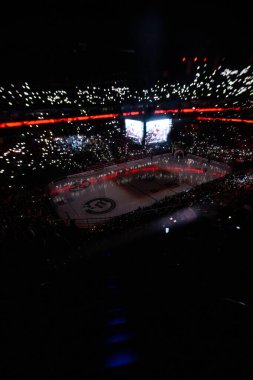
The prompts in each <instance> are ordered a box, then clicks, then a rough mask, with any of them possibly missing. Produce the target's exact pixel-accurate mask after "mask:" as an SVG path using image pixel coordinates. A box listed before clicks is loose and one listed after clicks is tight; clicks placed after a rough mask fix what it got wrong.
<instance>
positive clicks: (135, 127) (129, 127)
mask: <svg viewBox="0 0 253 380" xmlns="http://www.w3.org/2000/svg"><path fill="white" fill-rule="evenodd" d="M125 126H126V136H127V137H129V138H131V139H133V140H134V142H136V143H137V144H141V143H142V139H143V133H144V124H143V122H142V121H140V120H131V119H126V120H125Z"/></svg>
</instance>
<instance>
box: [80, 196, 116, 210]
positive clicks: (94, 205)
mask: <svg viewBox="0 0 253 380" xmlns="http://www.w3.org/2000/svg"><path fill="white" fill-rule="evenodd" d="M83 207H84V209H85V211H86V212H88V213H89V214H105V213H107V212H110V211H112V210H113V209H114V208H115V207H116V203H115V202H114V200H112V199H110V198H95V199H91V200H90V201H88V202H86V203H85V204H84V205H83Z"/></svg>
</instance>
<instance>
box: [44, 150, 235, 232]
mask: <svg viewBox="0 0 253 380" xmlns="http://www.w3.org/2000/svg"><path fill="white" fill-rule="evenodd" d="M229 171H230V168H229V167H228V166H227V165H225V164H221V163H218V162H214V161H211V162H208V161H207V160H206V159H203V158H201V157H197V156H192V155H187V156H186V157H185V158H175V157H174V156H172V155H171V154H163V155H158V156H153V157H149V158H145V159H140V160H135V161H129V162H126V163H120V164H115V165H111V166H106V167H103V168H101V169H98V170H89V171H86V172H82V173H79V174H76V175H71V176H68V177H65V178H62V179H59V180H56V181H53V182H51V183H50V184H49V185H48V187H49V194H50V197H51V199H52V202H53V204H54V206H55V208H56V211H57V213H58V215H59V217H60V218H61V219H63V220H64V221H65V223H67V224H68V223H69V222H70V221H71V220H75V223H76V225H77V226H78V225H79V226H83V225H85V224H96V223H100V222H102V221H103V222H104V221H105V220H109V219H111V218H114V217H116V216H119V215H123V214H126V213H129V212H131V211H134V210H136V209H138V208H139V207H141V208H142V207H145V206H150V205H152V204H155V203H156V202H158V201H159V200H161V199H163V198H164V197H165V196H173V195H175V194H177V193H181V192H184V191H187V190H189V189H191V188H193V187H195V186H197V185H199V184H201V183H204V182H208V181H212V180H214V179H216V178H219V177H223V176H224V175H226V174H227V173H228V172H229Z"/></svg>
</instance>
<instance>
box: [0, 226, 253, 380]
mask: <svg viewBox="0 0 253 380" xmlns="http://www.w3.org/2000/svg"><path fill="white" fill-rule="evenodd" d="M248 232H249V231H246V232H245V235H244V234H243V232H241V231H240V232H239V233H240V234H241V235H240V236H234V235H233V234H234V233H233V234H231V236H228V237H227V238H226V239H225V238H223V240H222V239H220V236H223V235H222V233H221V232H220V236H219V233H218V231H217V230H215V227H213V228H210V225H209V224H208V222H205V221H201V222H199V223H196V224H194V225H191V226H186V227H184V228H182V229H179V230H178V231H176V232H174V233H173V232H172V233H171V234H168V235H165V234H163V233H158V234H156V235H153V236H150V237H147V238H146V239H144V240H139V241H134V242H131V243H129V245H125V246H124V247H120V246H119V247H114V248H113V250H107V251H106V252H100V253H99V254H97V255H96V256H95V257H92V258H90V257H89V258H87V257H86V256H85V255H84V257H83V258H75V259H73V260H70V262H69V263H67V264H66V265H65V266H63V267H61V269H60V270H58V271H56V272H55V274H54V276H53V278H52V280H51V281H50V282H46V283H42V284H41V283H40V282H39V281H37V278H36V272H33V271H32V270H31V268H29V267H26V266H25V265H23V266H20V267H19V265H18V263H20V261H18V260H17V265H16V266H15V265H14V266H13V267H12V268H11V269H9V271H8V272H6V273H5V277H4V285H3V288H4V297H3V302H2V306H3V314H2V321H3V331H4V347H5V355H4V358H5V359H6V360H4V363H5V368H4V369H5V371H6V372H7V373H8V374H9V377H13V376H16V377H17V378H20V377H21V376H23V375H24V376H27V375H33V376H34V377H35V378H38V377H39V378H44V379H45V378H49V376H52V377H55V378H56V377H57V378H60V379H61V378H62V379H63V378H64V379H65V378H69V379H76V378H87V379H93V378H101V379H168V378H171V379H190V378H194V379H196V378H199V379H217V378H223V379H224V378H227V377H228V376H233V378H237V379H252V376H253V370H252V367H253V366H252V354H253V340H252V337H253V328H252V320H253V309H252V299H253V298H252V295H253V290H252V289H253V286H252V285H253V283H252V282H253V281H252V274H251V272H252V270H251V267H250V249H249V248H247V245H246V244H247V243H249V242H250V235H249V233H248ZM233 236H234V237H233ZM13 255H14V253H13ZM15 255H17V252H16V253H15ZM14 257H15V256H14Z"/></svg>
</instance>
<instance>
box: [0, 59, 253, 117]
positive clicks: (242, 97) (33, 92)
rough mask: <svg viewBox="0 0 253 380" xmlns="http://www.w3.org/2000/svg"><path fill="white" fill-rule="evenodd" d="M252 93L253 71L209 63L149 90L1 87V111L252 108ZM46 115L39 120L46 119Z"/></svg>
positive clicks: (122, 86)
mask: <svg viewBox="0 0 253 380" xmlns="http://www.w3.org/2000/svg"><path fill="white" fill-rule="evenodd" d="M252 94H253V68H252V66H247V67H243V68H240V69H238V70H231V69H229V68H224V67H223V66H219V67H218V68H217V69H215V70H211V71H210V69H209V67H208V65H207V63H205V64H203V65H200V66H197V67H196V72H195V74H194V76H193V78H192V80H191V81H189V82H187V83H179V82H178V83H162V82H161V81H157V83H156V84H155V85H154V86H153V87H151V88H147V89H134V88H131V87H130V86H129V85H127V84H126V83H122V82H118V83H117V82H114V83H111V84H110V85H108V84H107V85H103V84H94V85H93V84H89V85H83V86H81V85H79V86H73V87H71V88H70V87H68V88H64V89H63V88H57V89H47V88H46V89H41V87H40V88H36V87H35V85H31V84H28V83H27V82H25V83H22V84H10V85H5V86H1V87H0V109H1V110H6V111H9V112H11V111H17V110H22V111H23V110H24V111H27V112H28V111H31V110H36V109H41V110H43V109H52V108H53V109H56V108H57V107H58V109H62V110H64V109H66V108H67V109H70V108H75V109H76V110H77V109H78V111H79V112H80V113H81V114H85V113H86V111H87V109H89V108H90V107H95V106H97V107H100V109H101V108H103V107H106V106H114V107H116V108H118V107H119V106H122V107H125V106H126V105H127V104H135V105H136V104H139V103H142V104H157V105H159V104H162V103H164V102H167V101H168V100H170V101H173V100H176V101H181V102H186V104H187V102H188V103H189V104H198V102H199V101H201V102H202V103H201V104H202V105H203V104H204V103H203V101H205V102H208V103H207V104H212V105H213V106H215V105H216V104H217V103H218V104H219V103H220V102H222V103H223V104H224V105H226V104H229V105H230V106H231V105H238V104H240V105H242V101H243V102H244V103H245V104H247V105H250V104H251V101H250V100H251V99H252ZM45 115H46V112H41V113H39V115H38V117H45Z"/></svg>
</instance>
